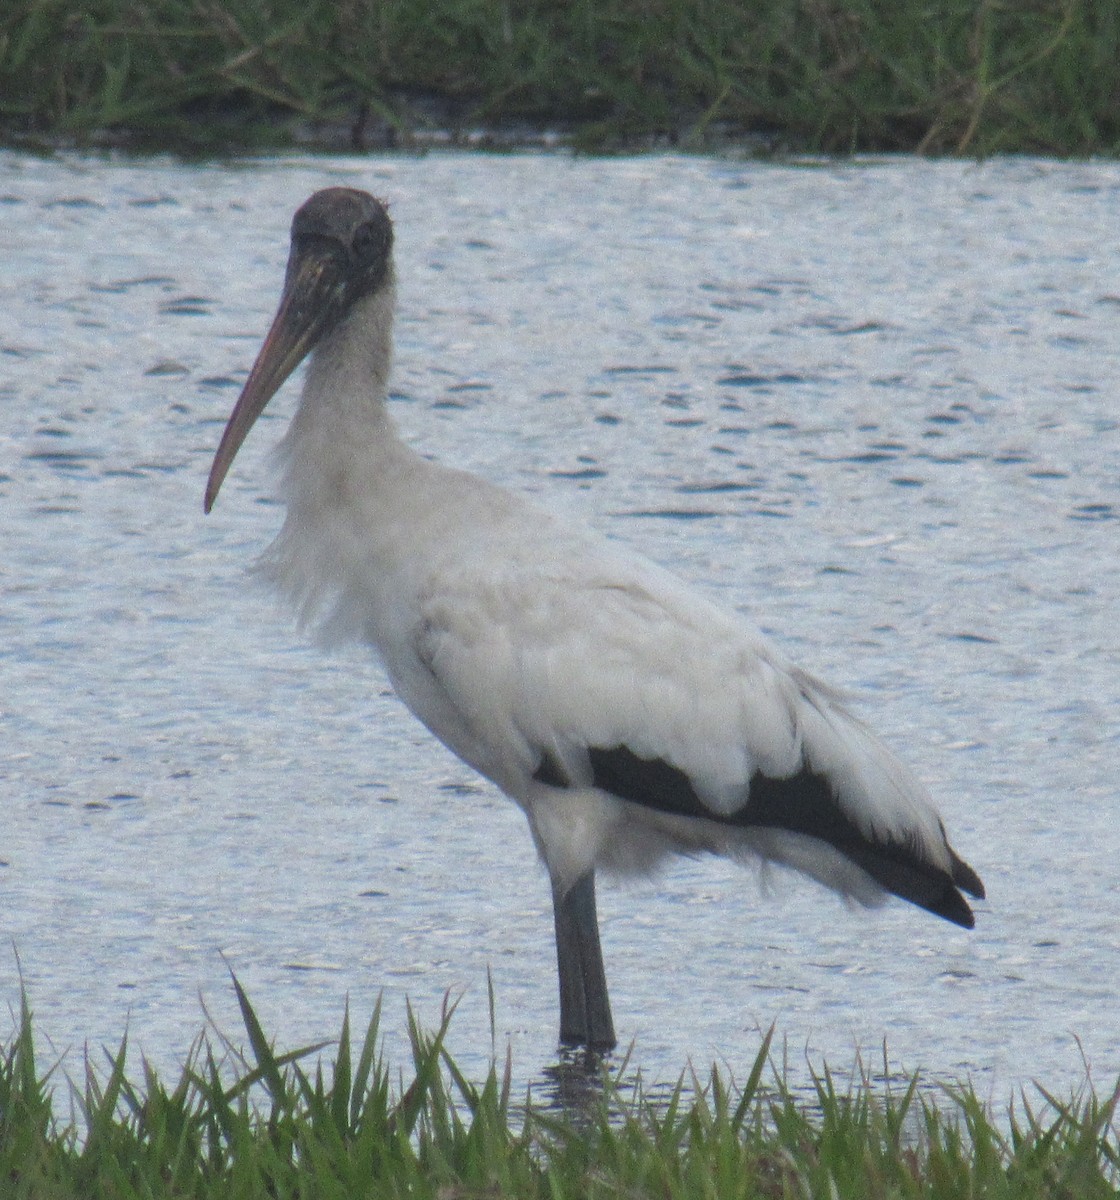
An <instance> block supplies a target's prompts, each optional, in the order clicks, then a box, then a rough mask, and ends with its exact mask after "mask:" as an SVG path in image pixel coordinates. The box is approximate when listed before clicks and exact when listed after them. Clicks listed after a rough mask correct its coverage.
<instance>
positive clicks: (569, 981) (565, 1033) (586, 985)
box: [552, 870, 617, 1050]
mask: <svg viewBox="0 0 1120 1200" xmlns="http://www.w3.org/2000/svg"><path fill="white" fill-rule="evenodd" d="M552 908H553V912H554V914H555V917H556V962H557V965H558V967H559V968H560V1040H561V1041H562V1042H569V1043H575V1044H576V1045H580V1046H589V1047H591V1048H592V1049H594V1050H609V1049H610V1048H611V1047H612V1046H614V1045H615V1043H616V1040H617V1039H616V1038H615V1036H614V1022H613V1021H612V1020H611V1001H610V997H609V996H608V995H607V976H606V972H605V971H604V970H603V952H602V950H601V949H600V947H599V920H598V917H597V916H596V915H595V872H594V870H591V871H588V872H587V874H586V875H583V876H581V877H580V878H579V879H577V880H576V882H575V883H574V884H573V885H572V886H571V887H570V888H569V889H568V891H567V893H566V894H565V893H564V892H561V891H560V889H559V888H558V887H557V885H556V884H555V883H553V885H552Z"/></svg>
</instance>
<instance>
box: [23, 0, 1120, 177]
mask: <svg viewBox="0 0 1120 1200" xmlns="http://www.w3.org/2000/svg"><path fill="white" fill-rule="evenodd" d="M1118 68H1120V3H1117V2H1116V0H749V2H745V0H87V2H86V3H82V4H75V3H73V0H0V138H2V139H3V140H5V141H7V142H8V143H9V144H12V143H13V142H23V143H26V142H27V141H29V140H30V141H32V142H34V141H40V142H44V143H47V144H55V145H57V144H59V143H60V142H61V143H62V144H73V143H77V144H88V143H94V144H105V143H106V142H109V143H110V144H121V143H124V144H126V145H131V146H136V147H148V148H168V149H186V148H190V147H194V148H196V149H199V150H204V151H206V150H230V149H235V148H237V147H239V146H256V147H258V148H259V147H261V146H262V145H263V146H276V145H283V144H285V143H290V142H292V141H302V142H311V143H319V144H324V145H330V146H334V147H337V146H339V145H344V146H353V147H354V148H357V149H360V148H364V147H373V146H384V145H405V146H407V145H410V144H422V143H424V142H425V141H426V140H431V139H434V138H435V139H438V138H448V137H449V138H450V140H452V141H459V142H469V143H471V144H479V143H481V144H484V145H486V144H498V145H500V144H504V143H506V142H508V141H513V142H518V141H523V140H533V137H534V131H540V130H542V129H546V130H552V131H556V132H559V133H560V134H561V135H563V136H564V137H565V138H566V139H567V140H569V141H571V142H573V143H574V144H576V145H577V146H582V147H584V148H591V149H608V148H616V147H619V146H632V145H635V144H637V145H643V144H646V145H648V144H654V145H657V144H665V143H667V144H674V145H683V146H686V147H695V148H704V147H708V146H712V145H727V144H729V143H730V144H737V145H742V146H745V147H746V148H748V149H753V150H755V151H766V150H786V149H791V150H797V151H827V152H847V151H869V150H878V151H892V150H918V151H920V152H924V153H938V154H941V153H958V154H980V155H987V154H993V153H1000V152H1029V153H1043V154H1055V155H1088V154H1098V153H1104V154H1111V153H1115V152H1116V151H1117V149H1118V148H1120V69H1118Z"/></svg>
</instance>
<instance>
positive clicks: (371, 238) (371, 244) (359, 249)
mask: <svg viewBox="0 0 1120 1200" xmlns="http://www.w3.org/2000/svg"><path fill="white" fill-rule="evenodd" d="M380 241H381V239H380V238H379V237H378V232H377V230H376V229H375V228H374V227H373V225H372V224H366V225H359V226H358V229H357V230H356V232H355V233H354V242H353V246H354V254H355V255H356V257H358V258H359V259H363V260H365V259H369V258H373V256H374V254H375V253H376V251H377V250H378V248H379V243H380Z"/></svg>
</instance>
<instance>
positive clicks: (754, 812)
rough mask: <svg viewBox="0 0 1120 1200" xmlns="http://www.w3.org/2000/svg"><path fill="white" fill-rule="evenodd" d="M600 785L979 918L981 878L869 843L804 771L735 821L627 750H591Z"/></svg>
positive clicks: (932, 907)
mask: <svg viewBox="0 0 1120 1200" xmlns="http://www.w3.org/2000/svg"><path fill="white" fill-rule="evenodd" d="M588 757H589V759H590V762H591V770H592V777H593V782H594V785H595V786H596V787H598V788H602V790H603V791H606V792H610V793H611V794H612V795H614V796H618V797H619V798H620V799H623V800H629V801H630V802H631V803H633V804H640V805H643V806H644V807H646V808H652V809H656V810H657V811H658V812H664V813H671V814H673V815H676V816H683V817H694V818H702V819H704V820H708V821H716V822H718V823H720V824H724V825H734V826H738V827H740V828H766V829H784V830H787V831H788V832H790V833H799V834H803V835H805V836H806V837H813V838H817V839H818V840H820V841H823V842H826V843H827V844H828V845H830V846H832V847H834V848H835V849H836V850H838V851H839V852H840V853H841V854H843V855H844V856H845V857H846V858H848V859H849V860H850V861H852V862H853V863H855V864H856V865H857V866H858V867H860V868H862V869H863V870H864V871H866V872H867V874H868V875H870V876H871V878H872V879H874V880H875V882H876V883H878V884H879V885H880V886H881V887H883V888H885V889H886V890H887V891H888V892H892V893H893V894H894V895H896V896H899V897H900V898H901V899H903V900H908V901H909V902H910V903H911V904H916V905H917V906H918V907H919V908H924V909H926V910H927V911H928V912H931V913H934V914H935V915H936V916H939V917H943V918H944V919H945V920H946V921H952V922H953V923H954V924H956V925H962V926H964V928H966V929H971V928H972V927H973V926H974V925H975V923H976V918H975V917H974V916H973V913H972V909H971V908H970V907H969V906H968V902H967V901H966V900H965V898H964V897H963V896H962V895H961V892H960V891H959V890H958V889H962V890H963V891H965V892H968V893H969V894H970V895H972V896H975V897H977V899H982V898H983V896H984V885H983V883H981V881H980V877H979V876H978V875H977V874H976V872H975V871H974V870H973V869H972V868H971V867H970V866H969V865H968V864H967V863H966V862H965V861H964V860H963V859H962V858H961V857H960V856H959V855H958V854H957V853H956V852H955V851H953V850H952V848H950V849H949V859H950V864H951V867H950V870H949V871H946V870H945V869H944V868H942V867H939V866H937V865H935V864H933V863H930V862H929V861H927V860H926V859H925V858H923V857H921V856H919V854H918V852H917V847H916V844H915V843H913V842H912V841H910V840H909V839H907V840H903V841H877V840H875V839H872V838H869V837H867V835H866V834H864V833H863V832H862V831H861V830H860V829H859V828H858V827H857V826H856V825H855V824H854V822H853V821H852V820H851V819H850V818H849V817H848V816H846V815H845V813H844V812H843V810H842V809H841V808H840V806H839V805H838V804H837V802H836V797H835V794H834V793H833V790H832V787H831V785H830V783H829V782H828V780H827V779H826V778H825V777H824V776H823V775H819V774H817V773H816V772H815V771H812V770H811V769H810V768H809V767H807V766H805V767H802V769H801V770H800V771H799V772H798V773H797V774H795V775H790V776H788V777H787V778H785V779H774V778H771V777H769V776H766V775H763V774H761V773H756V774H755V775H754V777H753V778H752V779H751V782H750V789H749V791H748V797H747V802H746V804H745V805H744V806H743V807H742V808H741V809H740V810H739V811H738V812H735V813H731V814H722V813H717V812H713V811H712V810H711V809H710V808H708V807H707V806H706V805H704V803H703V802H702V801H701V800H700V797H699V796H698V795H697V793H696V790H695V789H694V788H693V786H692V782H691V780H690V779H689V777H688V776H687V775H686V774H685V772H683V771H681V770H680V769H679V768H677V767H674V766H672V765H671V764H669V763H667V762H665V761H664V760H662V759H645V758H641V757H640V756H639V755H637V754H635V753H634V752H633V751H632V750H631V749H630V748H629V747H627V746H614V747H611V748H609V749H602V748H600V747H592V748H590V749H589V750H588ZM535 778H537V779H538V780H539V781H540V782H541V783H547V784H550V785H552V786H566V785H567V783H568V781H567V780H566V778H565V776H564V772H563V771H562V770H561V769H560V767H559V766H558V764H557V763H556V762H555V761H554V760H553V758H552V756H551V755H549V754H545V755H544V757H543V758H542V760H541V764H540V766H539V767H538V768H537V771H536V774H535Z"/></svg>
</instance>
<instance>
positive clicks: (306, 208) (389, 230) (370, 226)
mask: <svg viewBox="0 0 1120 1200" xmlns="http://www.w3.org/2000/svg"><path fill="white" fill-rule="evenodd" d="M392 252H393V223H392V221H391V220H390V219H389V210H388V208H387V207H386V206H385V204H384V203H383V202H382V201H381V200H378V199H377V197H376V196H371V195H370V194H369V192H363V191H359V190H358V189H357V188H347V187H332V188H324V189H323V190H322V191H321V192H316V193H315V194H314V195H313V196H312V197H311V198H310V199H309V200H307V201H306V202H305V203H304V204H302V205H301V206H300V207H299V208H298V209H297V210H296V215H295V216H294V217H293V218H292V252H291V257H290V259H289V260H288V274H289V277H290V276H291V274H292V272H293V270H294V269H296V268H297V266H298V263H299V262H300V261H301V260H302V259H305V258H306V257H307V256H308V255H309V254H317V255H321V256H325V257H329V258H330V259H331V260H332V261H333V263H334V265H335V269H336V270H337V272H338V275H339V276H340V278H343V279H345V280H346V284H347V292H348V293H349V295H348V299H349V300H350V302H352V301H353V300H354V299H356V298H357V297H358V296H361V295H368V294H369V293H371V292H374V291H377V289H378V288H380V287H381V286H382V285H383V284H384V283H385V281H386V279H387V278H388V276H389V265H390V262H391V259H392Z"/></svg>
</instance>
